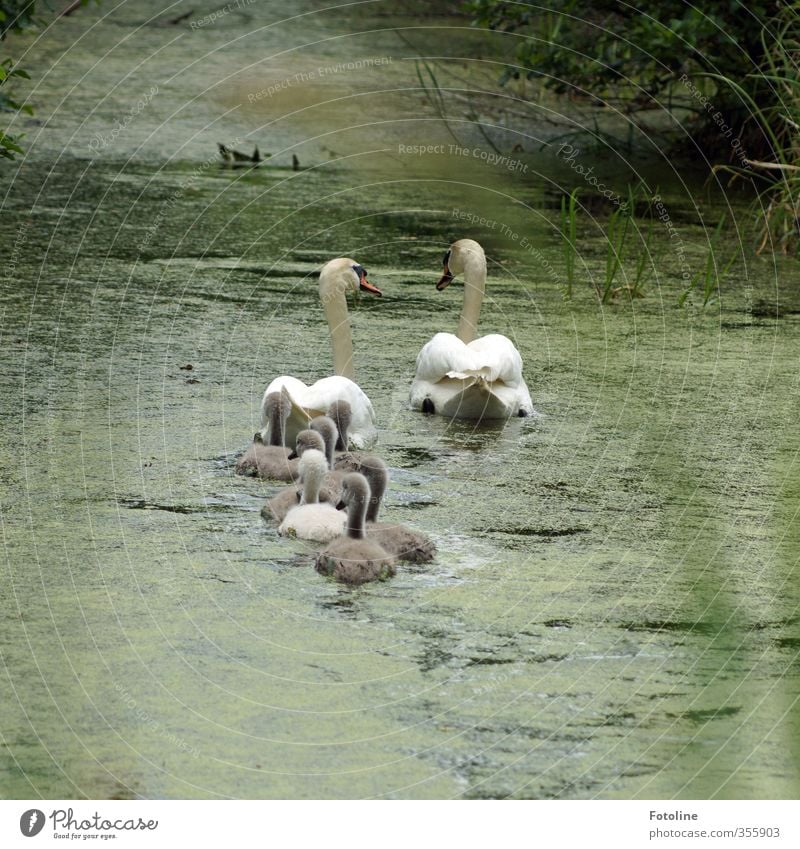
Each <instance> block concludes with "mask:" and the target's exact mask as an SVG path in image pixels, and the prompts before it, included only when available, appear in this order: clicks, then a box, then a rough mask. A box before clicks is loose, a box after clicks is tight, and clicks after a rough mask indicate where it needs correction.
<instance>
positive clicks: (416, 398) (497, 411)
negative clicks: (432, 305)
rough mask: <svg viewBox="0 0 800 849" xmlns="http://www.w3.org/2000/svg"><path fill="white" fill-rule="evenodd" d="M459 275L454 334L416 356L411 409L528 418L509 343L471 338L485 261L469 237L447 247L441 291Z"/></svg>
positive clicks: (518, 360)
mask: <svg viewBox="0 0 800 849" xmlns="http://www.w3.org/2000/svg"><path fill="white" fill-rule="evenodd" d="M462 273H463V275H464V306H463V308H462V310H461V320H460V321H459V323H458V331H457V333H456V335H455V336H454V335H453V334H452V333H437V334H436V335H435V336H434V337H433V339H431V341H430V342H428V343H427V345H425V347H424V348H423V349H422V350H421V351H420V352H419V356H418V357H417V374H416V377H415V378H414V382H413V383H412V384H411V407H412V409H414V410H422V411H423V412H424V413H439V414H440V415H443V416H447V417H448V418H451V419H471V420H475V421H477V420H481V419H506V418H508V417H509V416H530V415H531V414H532V413H533V404H532V402H531V396H530V393H529V392H528V387H527V386H526V385H525V380H524V379H523V377H522V357H521V356H520V353H519V351H518V350H517V349H516V348H515V347H514V344H513V343H512V341H511V340H510V339H508V338H507V337H505V336H501V335H500V334H497V333H492V334H490V335H488V336H481V337H480V338H479V339H476V338H475V333H476V330H477V326H478V317H479V316H480V311H481V303H482V301H483V294H484V290H485V287H486V257H485V255H484V253H483V248H482V247H481V246H480V245H479V244H478V243H477V242H474V241H473V240H472V239H461V240H459V241H458V242H453V244H452V245H450V250H449V251H447V253H446V254H445V257H444V275H443V276H442V279H441V280H440V281H439V282H438V283H437V284H436V288H437V289H438V290H439V291H440V292H441V291H442V290H443V289H445V288H446V287H447V286H448V285H449V284H450V282H451V281H452V279H453V275H454V274H462Z"/></svg>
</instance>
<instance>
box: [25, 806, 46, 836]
mask: <svg viewBox="0 0 800 849" xmlns="http://www.w3.org/2000/svg"><path fill="white" fill-rule="evenodd" d="M43 828H44V812H42V811H40V810H39V809H38V808H31V809H30V810H29V811H25V813H24V814H23V815H22V816H21V817H20V818H19V830H20V831H21V832H22V833H23V834H24V835H25V837H36V835H37V834H38V833H39V832H40V831H41V830H42V829H43Z"/></svg>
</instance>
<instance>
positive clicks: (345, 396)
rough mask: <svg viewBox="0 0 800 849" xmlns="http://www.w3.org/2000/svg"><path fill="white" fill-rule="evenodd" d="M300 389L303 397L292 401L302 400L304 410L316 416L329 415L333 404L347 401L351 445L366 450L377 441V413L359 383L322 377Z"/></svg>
mask: <svg viewBox="0 0 800 849" xmlns="http://www.w3.org/2000/svg"><path fill="white" fill-rule="evenodd" d="M298 383H299V381H298ZM301 386H302V387H303V391H302V394H298V397H297V398H295V396H294V395H292V398H293V400H296V401H299V403H300V404H302V406H303V407H304V408H305V409H307V410H315V411H316V412H315V413H314V415H326V414H327V412H328V410H329V409H330V406H331V404H333V402H334V401H347V402H348V403H349V404H350V409H351V411H352V419H351V422H350V442H351V443H352V444H353V446H354V447H356V448H366V447H367V446H368V445H371V444H372V443H373V442H375V440H376V439H377V437H378V430H377V428H376V426H375V423H376V419H375V410H374V409H373V407H372V403H371V402H370V400H369V398H368V397H367V395H366V393H365V392H364V390H363V389H362V388H361V387H360V386H359V385H358V384H357V383H354V382H353V381H352V380H350V379H349V378H346V377H341V376H340V375H331V376H330V377H323V378H322V379H321V380H318V381H317V382H316V383H314V384H312V385H311V386H306V385H305V384H301Z"/></svg>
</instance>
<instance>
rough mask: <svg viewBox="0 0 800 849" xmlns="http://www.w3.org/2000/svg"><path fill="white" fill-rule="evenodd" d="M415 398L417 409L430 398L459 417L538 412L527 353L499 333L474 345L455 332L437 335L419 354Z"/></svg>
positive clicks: (436, 406)
mask: <svg viewBox="0 0 800 849" xmlns="http://www.w3.org/2000/svg"><path fill="white" fill-rule="evenodd" d="M410 400H411V406H412V408H413V409H423V405H424V404H425V403H426V401H429V402H431V403H432V404H433V408H434V409H435V411H436V412H437V413H441V414H443V415H449V416H451V417H456V418H467V419H475V420H478V419H481V418H505V417H507V416H509V415H516V414H517V413H518V412H519V411H523V412H524V413H525V414H526V415H531V414H533V404H532V403H531V397H530V393H529V392H528V387H527V386H526V385H525V381H524V380H523V378H522V357H521V356H520V353H519V351H518V350H517V349H516V348H515V347H514V344H513V343H512V342H511V340H510V339H508V338H507V337H505V336H501V335H500V334H496V333H495V334H489V335H488V336H482V337H481V338H480V339H475V340H474V341H472V342H470V343H469V345H465V344H464V343H463V342H462V341H461V340H460V339H459V338H458V337H457V336H454V335H453V334H451V333H437V334H436V336H434V337H433V339H431V341H430V342H428V344H427V345H425V347H424V348H423V349H422V350H421V351H420V353H419V356H418V357H417V374H416V377H415V378H414V382H413V383H412V384H411V398H410Z"/></svg>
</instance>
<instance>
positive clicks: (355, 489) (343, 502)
mask: <svg viewBox="0 0 800 849" xmlns="http://www.w3.org/2000/svg"><path fill="white" fill-rule="evenodd" d="M367 501H369V484H368V483H367V479H366V478H365V477H364V475H360V474H359V473H358V472H350V474H348V475H345V476H344V477H343V478H342V495H341V497H340V499H339V504H338V505H337V507H338V509H341V508H342V507H349V506H350V505H351V504H366V503H367Z"/></svg>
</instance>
